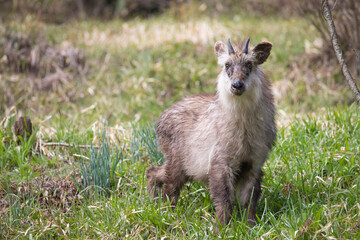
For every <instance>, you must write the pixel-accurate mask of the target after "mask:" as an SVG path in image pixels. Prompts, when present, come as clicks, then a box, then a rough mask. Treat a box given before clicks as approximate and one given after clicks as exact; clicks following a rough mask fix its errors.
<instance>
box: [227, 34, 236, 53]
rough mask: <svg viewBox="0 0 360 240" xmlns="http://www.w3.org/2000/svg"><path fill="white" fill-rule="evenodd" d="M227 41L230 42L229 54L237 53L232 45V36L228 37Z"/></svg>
mask: <svg viewBox="0 0 360 240" xmlns="http://www.w3.org/2000/svg"><path fill="white" fill-rule="evenodd" d="M227 42H228V49H229V54H232V53H235V51H234V48H233V47H232V46H231V43H230V38H228V41H227Z"/></svg>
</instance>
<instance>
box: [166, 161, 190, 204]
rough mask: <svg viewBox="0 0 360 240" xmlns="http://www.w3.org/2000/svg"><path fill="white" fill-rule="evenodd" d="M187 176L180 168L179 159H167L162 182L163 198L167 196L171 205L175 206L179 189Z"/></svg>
mask: <svg viewBox="0 0 360 240" xmlns="http://www.w3.org/2000/svg"><path fill="white" fill-rule="evenodd" d="M187 180H188V177H187V176H186V174H185V172H184V171H183V170H182V167H181V161H179V160H177V161H176V160H175V161H171V162H170V161H169V162H167V164H166V179H165V182H164V195H163V199H164V200H166V198H167V197H168V198H169V200H170V201H171V206H172V207H175V206H176V204H177V201H178V199H179V196H180V190H181V188H182V187H183V186H184V184H185V183H186V182H187Z"/></svg>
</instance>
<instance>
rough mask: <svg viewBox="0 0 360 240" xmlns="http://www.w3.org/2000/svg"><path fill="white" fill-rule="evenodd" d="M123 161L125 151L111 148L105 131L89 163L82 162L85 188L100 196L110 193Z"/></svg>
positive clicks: (93, 150) (91, 151) (91, 154)
mask: <svg viewBox="0 0 360 240" xmlns="http://www.w3.org/2000/svg"><path fill="white" fill-rule="evenodd" d="M122 159H123V150H122V149H120V150H119V149H118V148H117V147H115V148H112V147H111V146H110V142H109V140H108V139H107V136H106V131H105V129H104V130H103V132H102V136H101V145H100V146H99V148H95V147H92V148H91V149H90V158H89V161H87V162H85V160H82V161H81V162H80V169H81V173H82V177H83V187H84V188H90V187H91V188H94V192H95V193H97V194H100V195H101V194H102V193H109V190H110V189H111V188H112V187H113V186H114V185H115V178H116V172H115V171H116V168H117V166H118V164H119V163H120V162H121V161H122ZM87 193H89V191H87Z"/></svg>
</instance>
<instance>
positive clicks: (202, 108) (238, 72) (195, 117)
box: [146, 39, 276, 230]
mask: <svg viewBox="0 0 360 240" xmlns="http://www.w3.org/2000/svg"><path fill="white" fill-rule="evenodd" d="M271 48H272V44H271V43H269V42H262V43H259V44H258V45H256V46H255V47H251V46H249V39H247V41H246V42H245V43H243V44H241V45H240V46H238V47H237V46H234V47H233V46H232V45H231V43H230V40H228V46H227V47H226V46H225V44H224V43H222V42H220V41H219V42H216V44H215V47H214V49H215V54H216V56H217V58H218V64H219V65H220V66H221V67H222V71H221V73H220V75H219V76H218V78H217V92H216V94H202V95H197V96H191V97H187V98H185V99H183V100H181V101H179V102H177V103H175V104H174V105H173V106H171V107H170V108H169V109H167V110H165V111H164V112H163V113H162V115H161V116H160V119H159V121H158V122H157V129H156V133H157V137H158V144H159V148H160V150H161V151H162V152H163V154H164V156H165V159H166V161H165V162H164V164H162V165H160V166H158V167H150V168H149V169H148V170H147V172H146V176H147V179H148V183H147V189H148V192H149V195H150V196H152V197H158V195H159V190H160V189H161V188H162V190H163V196H162V197H163V199H166V198H167V197H168V198H169V199H170V200H171V201H172V206H175V205H176V202H177V201H178V198H179V194H180V190H181V188H182V186H183V185H184V184H185V183H186V182H187V181H192V180H194V181H200V182H204V183H205V184H207V185H208V186H209V188H210V196H211V199H212V201H213V202H214V204H215V209H216V216H217V219H218V220H219V222H220V223H221V225H224V224H227V223H228V222H229V221H230V219H231V217H230V215H231V214H232V211H233V205H232V204H233V202H234V200H235V199H236V198H237V199H238V201H240V204H241V206H243V208H244V209H247V208H249V214H248V222H249V223H250V224H255V213H256V204H257V202H258V199H259V197H260V194H261V177H262V175H263V173H262V171H261V168H262V166H263V164H264V162H265V160H266V158H267V157H268V154H269V152H270V151H271V149H272V146H273V144H274V141H275V138H276V128H275V121H274V115H275V107H274V99H273V95H272V91H271V83H270V81H269V80H268V79H267V77H266V76H265V74H264V72H263V70H262V68H261V67H260V66H259V65H260V64H262V63H264V62H265V61H266V59H267V58H268V56H269V55H270V51H271ZM249 205H250V206H249ZM217 230H218V228H217Z"/></svg>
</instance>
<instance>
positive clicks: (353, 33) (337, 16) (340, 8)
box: [295, 0, 360, 76]
mask: <svg viewBox="0 0 360 240" xmlns="http://www.w3.org/2000/svg"><path fill="white" fill-rule="evenodd" d="M329 3H330V7H331V8H332V9H331V10H332V14H333V17H334V24H335V27H336V31H337V34H338V37H339V41H340V44H341V47H342V50H343V51H344V54H345V58H346V61H347V62H348V64H349V65H350V67H351V68H352V72H354V73H356V74H357V76H360V58H359V54H358V53H359V51H360V28H359V25H360V4H359V3H358V1H357V0H342V1H336V0H332V1H329ZM295 7H296V8H295V9H296V10H297V12H298V13H299V14H300V15H301V16H303V17H304V18H306V19H307V20H308V21H309V22H310V23H311V24H312V25H313V26H314V27H315V28H316V29H317V30H318V32H319V34H320V36H321V39H322V40H323V46H322V48H321V51H320V52H319V55H320V56H319V57H318V59H316V58H314V59H313V60H317V61H324V59H326V60H328V59H329V60H331V61H336V58H335V54H334V51H333V49H332V45H331V41H330V34H329V30H328V26H327V25H326V22H325V21H324V20H323V16H322V8H321V1H317V0H310V1H297V5H296V6H295ZM325 64H328V62H325ZM331 65H333V63H331Z"/></svg>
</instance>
